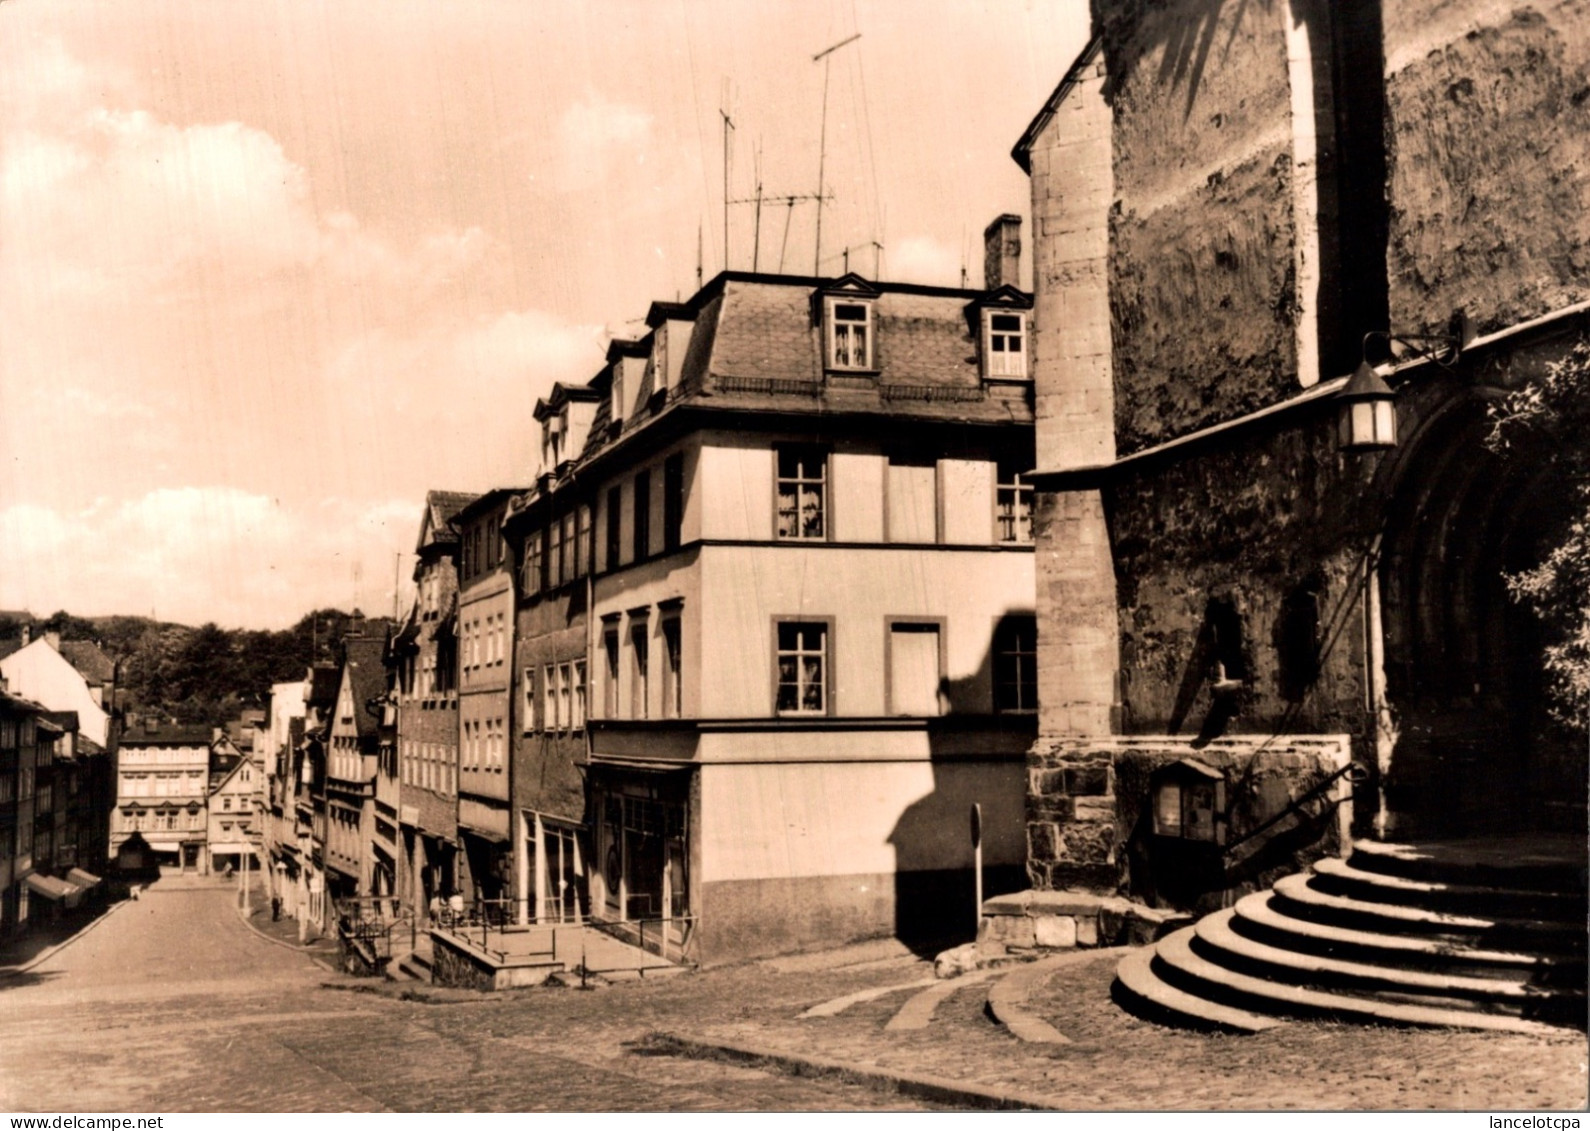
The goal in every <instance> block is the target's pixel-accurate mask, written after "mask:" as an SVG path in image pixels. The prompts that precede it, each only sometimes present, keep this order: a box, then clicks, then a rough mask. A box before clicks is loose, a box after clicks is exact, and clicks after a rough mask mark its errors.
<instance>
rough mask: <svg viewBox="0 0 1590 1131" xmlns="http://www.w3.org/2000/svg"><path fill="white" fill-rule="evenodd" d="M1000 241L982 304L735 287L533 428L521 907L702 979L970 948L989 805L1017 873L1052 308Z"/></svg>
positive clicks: (525, 600) (676, 319)
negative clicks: (815, 956) (883, 945)
mask: <svg viewBox="0 0 1590 1131" xmlns="http://www.w3.org/2000/svg"><path fill="white" fill-rule="evenodd" d="M989 238H990V245H991V248H993V253H992V254H991V257H990V278H989V286H988V288H987V289H986V290H983V291H973V290H956V289H947V288H935V287H922V286H912V285H905V284H892V283H876V282H872V281H869V280H866V279H863V278H860V277H859V276H855V275H849V276H845V277H843V278H838V279H831V278H821V279H820V278H803V277H793V276H778V275H761V274H750V273H743V272H732V271H731V272H725V273H723V274H720V275H719V276H717V277H716V278H715V279H713V280H712V281H710V282H709V283H708V284H707V285H706V286H705V287H703V288H702V290H701V291H700V292H699V293H697V294H696V295H695V296H693V297H692V298H691V299H690V300H689V301H687V302H683V303H656V304H653V306H652V308H651V310H650V312H649V314H648V317H647V326H648V329H649V332H648V333H647V334H646V335H645V336H644V337H642V338H640V339H638V340H636V341H620V342H614V343H613V345H612V348H611V349H610V351H609V356H608V364H607V366H606V367H605V368H604V369H603V370H602V371H601V372H600V373H599V374H598V375H597V376H596V377H595V378H594V379H593V380H592V381H591V382H589V383H588V384H587V385H586V386H582V387H580V388H578V389H569V388H559V389H557V390H555V391H554V393H553V395H552V397H550V398H549V399H548V400H547V401H546V402H543V404H542V405H541V406H540V407H538V412H537V415H538V418H539V419H541V421H542V427H543V436H542V441H543V460H542V466H543V474H542V475H541V476H540V477H539V478H538V480H537V485H536V486H535V488H533V489H532V490H531V491H530V492H527V493H526V494H524V495H523V496H521V497H520V498H519V499H518V500H516V502H515V505H514V507H515V509H514V513H513V515H512V516H511V517H510V519H509V523H508V536H509V539H510V543H511V544H512V545H514V547H515V556H516V563H517V567H518V570H519V578H520V591H521V612H520V624H521V626H524V628H522V630H521V631H522V633H523V635H522V636H521V639H520V642H519V648H520V651H519V654H518V659H519V664H518V667H519V671H518V672H517V676H516V678H517V679H518V681H519V690H520V694H519V696H518V697H517V698H518V702H519V704H520V709H521V710H522V714H521V715H520V718H519V722H518V727H519V730H520V734H519V736H518V737H519V746H518V747H517V751H518V752H517V753H516V758H518V759H519V760H520V765H519V766H518V767H517V768H516V779H517V780H519V781H536V782H541V783H546V784H545V786H544V787H543V789H542V792H541V794H540V795H539V796H538V797H534V798H532V797H531V796H530V795H529V794H528V793H524V794H517V795H516V796H520V799H521V801H522V802H523V803H524V806H525V808H523V809H522V810H521V816H522V818H523V820H522V821H521V828H520V833H521V836H525V835H526V834H529V835H531V836H534V838H535V839H532V840H530V842H529V843H528V844H527V845H525V846H524V848H523V850H522V851H523V859H524V860H525V866H524V867H522V868H521V869H520V882H521V884H522V885H524V887H525V888H526V889H528V890H527V891H526V896H527V898H528V896H529V895H530V894H531V893H532V892H533V893H534V894H535V895H537V896H539V897H540V899H541V900H542V901H545V900H546V899H548V898H550V897H551V896H552V895H553V894H554V893H555V894H556V898H558V899H559V900H561V901H566V902H563V903H560V904H559V910H558V912H557V913H566V910H567V909H568V908H571V907H573V908H579V909H581V910H583V912H584V913H587V914H589V915H590V916H592V917H595V918H597V919H601V920H606V921H608V922H610V923H614V924H620V925H621V929H626V930H628V931H629V932H630V933H631V934H632V935H633V936H634V937H637V938H639V937H641V936H642V933H643V932H644V939H645V944H646V945H647V946H648V947H650V948H654V949H663V950H664V951H666V952H667V953H669V954H678V953H683V954H685V955H686V956H687V957H690V958H693V959H695V960H697V961H702V962H708V963H711V962H719V961H726V960H732V959H738V958H745V957H751V956H757V955H767V954H775V953H780V952H788V951H794V950H799V949H802V948H808V947H816V946H821V945H831V944H836V943H841V942H844V941H847V940H851V939H857V938H864V937H870V936H878V935H888V934H895V935H898V936H900V937H902V938H904V939H906V940H908V941H923V942H926V941H928V940H931V939H935V938H942V937H943V936H944V935H946V934H954V933H961V934H964V933H965V932H964V931H961V932H957V931H956V918H955V916H956V910H955V909H957V908H962V909H964V915H963V918H964V920H965V927H966V931H969V930H970V928H971V926H972V923H973V921H974V920H973V914H974V909H973V906H972V902H973V878H972V874H971V865H972V846H971V841H970V836H969V815H970V810H971V806H972V805H973V804H980V805H981V806H982V809H983V814H984V828H985V829H986V830H987V835H986V839H985V841H984V844H983V849H984V860H985V866H986V868H985V870H986V874H987V877H988V889H989V891H990V892H998V891H1002V890H1010V889H1011V888H1013V887H1016V886H1019V884H1020V882H1021V878H1022V874H1021V862H1022V859H1023V852H1024V847H1025V846H1024V843H1023V838H1022V836H1021V828H1022V824H1021V812H1022V797H1023V792H1024V791H1023V780H1024V770H1023V754H1024V751H1025V749H1026V748H1027V747H1028V746H1029V745H1030V744H1031V742H1032V739H1033V736H1034V733H1035V719H1036V716H1035V707H1036V703H1035V699H1034V696H1035V694H1036V682H1035V681H1036V676H1035V668H1034V650H1035V640H1034V611H1033V606H1032V585H1033V551H1032V541H1031V489H1030V487H1028V486H1027V484H1026V483H1025V482H1024V481H1023V479H1022V473H1023V472H1024V471H1026V470H1028V469H1029V468H1030V467H1031V466H1032V462H1033V451H1032V423H1031V422H1032V390H1031V384H1030V379H1029V377H1028V363H1027V356H1028V355H1027V345H1028V336H1029V325H1028V320H1029V313H1030V305H1031V304H1030V297H1029V296H1028V295H1027V294H1025V293H1024V292H1022V291H1020V290H1018V289H1017V288H1016V287H1015V285H1014V283H1015V271H1016V262H1017V256H1018V253H1019V220H1018V219H1016V218H1015V217H1004V218H1001V220H1000V221H997V222H996V223H995V225H993V226H992V227H991V228H990V237H989ZM548 739H555V740H556V742H555V744H554V743H553V742H550V741H548ZM580 776H583V779H584V783H585V792H584V797H583V802H584V803H583V805H578V803H577V799H578V797H579V795H578V794H577V793H576V792H575V787H576V783H577V782H578V781H579V780H580ZM533 806H540V808H539V809H533V808H532V807H533ZM532 830H534V831H533V832H532ZM551 833H555V834H556V835H555V836H554V835H551ZM565 834H566V836H565ZM571 857H573V862H574V867H573V868H571V867H570V858H571ZM570 884H572V885H573V886H574V887H575V888H576V890H577V892H578V894H577V895H576V896H575V897H574V898H573V899H572V900H570V899H569V897H568V896H567V894H566V893H567V890H568V886H569V885H570ZM537 906H538V907H541V906H544V903H538V905H537Z"/></svg>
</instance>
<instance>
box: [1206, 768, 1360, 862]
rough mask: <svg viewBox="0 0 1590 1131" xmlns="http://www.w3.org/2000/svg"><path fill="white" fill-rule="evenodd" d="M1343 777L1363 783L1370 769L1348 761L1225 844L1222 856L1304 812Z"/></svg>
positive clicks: (1356, 782)
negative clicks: (1294, 815) (1262, 821)
mask: <svg viewBox="0 0 1590 1131" xmlns="http://www.w3.org/2000/svg"><path fill="white" fill-rule="evenodd" d="M1342 778H1346V779H1347V781H1348V782H1349V783H1350V784H1352V785H1362V784H1363V783H1364V782H1366V781H1368V780H1369V771H1368V770H1367V769H1365V768H1364V767H1363V766H1360V765H1359V764H1358V763H1357V762H1348V763H1347V765H1345V766H1343V767H1342V768H1341V769H1339V770H1337V771H1335V772H1334V773H1332V774H1331V775H1330V776H1329V777H1326V778H1324V779H1322V780H1320V781H1318V782H1316V783H1315V785H1314V787H1313V788H1312V789H1310V790H1309V791H1308V792H1307V793H1305V794H1303V795H1302V796H1301V797H1299V798H1297V799H1296V800H1295V801H1293V802H1291V803H1290V804H1289V805H1287V807H1286V808H1284V809H1282V810H1281V811H1280V812H1279V813H1277V814H1276V815H1275V816H1273V817H1271V818H1270V819H1269V820H1268V821H1265V822H1264V823H1263V824H1262V825H1259V826H1257V827H1256V828H1252V829H1249V830H1248V831H1247V832H1245V833H1243V834H1242V835H1241V836H1240V837H1238V838H1237V839H1236V840H1234V841H1231V842H1230V843H1229V844H1227V845H1226V846H1225V848H1224V850H1223V851H1222V853H1221V856H1222V857H1223V858H1225V859H1230V857H1231V854H1232V852H1233V850H1235V849H1236V848H1237V847H1238V846H1240V845H1243V844H1246V843H1248V842H1249V841H1250V840H1253V839H1254V838H1255V837H1257V836H1259V835H1260V834H1262V833H1265V832H1268V831H1269V830H1270V829H1272V828H1274V827H1275V826H1276V825H1278V824H1280V823H1281V821H1283V820H1285V819H1286V818H1287V817H1289V816H1291V815H1292V814H1293V813H1302V812H1303V807H1304V806H1305V805H1308V804H1309V803H1311V802H1312V801H1314V800H1315V799H1316V798H1318V797H1319V796H1320V795H1321V794H1323V793H1324V792H1325V791H1326V790H1328V789H1330V788H1331V787H1332V786H1333V785H1335V784H1336V783H1337V782H1338V781H1340V780H1341V779H1342ZM1345 800H1346V798H1345V797H1341V798H1335V799H1333V803H1334V804H1337V805H1339V804H1341V802H1343V801H1345Z"/></svg>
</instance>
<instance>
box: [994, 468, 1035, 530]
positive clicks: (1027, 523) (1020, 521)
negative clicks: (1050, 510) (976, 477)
mask: <svg viewBox="0 0 1590 1131" xmlns="http://www.w3.org/2000/svg"><path fill="white" fill-rule="evenodd" d="M994 525H995V532H996V534H997V537H998V540H999V541H1000V542H1006V543H1023V542H1031V541H1032V484H1031V483H1028V482H1026V481H1025V480H1024V479H1023V478H1022V475H1021V473H1020V472H1019V471H1017V470H1016V469H1015V468H1014V467H1011V466H1009V465H1008V464H1001V465H1000V467H999V473H998V482H997V484H996V486H995V488H994Z"/></svg>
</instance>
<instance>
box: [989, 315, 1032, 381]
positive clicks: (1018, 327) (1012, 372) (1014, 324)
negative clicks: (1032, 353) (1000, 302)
mask: <svg viewBox="0 0 1590 1131" xmlns="http://www.w3.org/2000/svg"><path fill="white" fill-rule="evenodd" d="M983 347H984V348H983V371H984V376H987V377H1018V378H1024V377H1026V376H1027V316H1026V315H1025V314H1023V313H1021V312H1020V311H998V310H986V311H984V312H983Z"/></svg>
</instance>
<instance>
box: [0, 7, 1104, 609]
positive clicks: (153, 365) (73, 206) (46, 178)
mask: <svg viewBox="0 0 1590 1131" xmlns="http://www.w3.org/2000/svg"><path fill="white" fill-rule="evenodd" d="M1086 7H1087V6H1086V3H1085V0H1083V2H1081V3H1078V2H1077V0H911V2H908V0H887V2H884V0H877V2H864V0H805V2H802V3H799V4H797V3H775V2H769V0H676V2H668V0H643V2H641V0H636V2H620V0H583V2H582V0H564V2H560V3H551V2H544V0H500V2H499V0H449V2H448V3H445V4H439V3H436V2H435V0H381V2H380V3H376V2H374V0H359V2H345V3H330V2H310V0H253V2H250V3H243V2H242V0H225V2H221V0H139V2H138V3H137V4H127V3H122V2H118V0H96V2H78V0H5V2H3V3H0V609H7V610H11V609H28V610H30V611H32V612H33V613H35V614H36V615H38V616H45V615H48V614H49V613H51V612H53V611H55V610H56V609H62V608H64V609H67V610H68V611H70V612H73V613H75V614H78V615H83V616H91V615H104V614H112V613H127V614H140V615H154V616H157V617H159V618H161V619H164V620H175V621H180V622H184V623H190V624H198V623H202V622H205V621H212V620H213V621H215V622H217V623H220V624H222V625H225V626H229V627H250V628H278V627H283V626H286V625H288V624H291V623H293V622H294V621H296V620H297V619H298V617H299V616H301V615H302V614H303V613H304V612H306V611H308V610H309V609H311V608H316V607H321V606H327V605H334V606H338V607H342V608H350V607H353V606H358V607H360V608H362V609H363V610H364V611H365V612H367V613H372V614H373V613H382V612H390V611H391V610H392V608H393V603H394V591H395V587H396V588H398V589H401V592H400V593H399V595H398V596H399V600H401V601H406V600H407V599H408V597H407V594H408V592H409V575H410V572H411V570H412V566H413V560H412V557H410V556H409V554H410V552H411V551H412V549H413V545H414V541H415V539H416V537H417V534H418V528H419V522H420V516H421V511H422V506H423V499H424V494H425V491H426V490H427V489H430V488H441V489H446V490H465V491H484V490H486V489H488V488H491V487H494V486H520V485H524V484H525V483H527V482H528V480H529V478H530V476H531V475H532V473H533V471H534V462H535V457H534V452H535V449H536V447H537V442H538V438H537V436H536V434H535V432H534V429H533V423H534V422H533V420H532V417H531V411H532V409H533V407H534V405H535V402H536V399H537V398H538V397H540V396H543V395H545V394H546V392H547V391H548V390H549V389H550V388H551V386H552V384H553V382H555V381H560V380H561V381H565V382H567V381H584V380H587V379H589V378H590V377H591V376H593V375H594V374H595V373H596V372H597V370H598V368H599V367H600V365H601V362H602V355H603V351H604V349H605V345H606V342H607V341H608V340H609V338H611V337H614V336H628V335H630V334H633V333H634V332H635V329H636V327H637V325H638V324H639V320H640V319H641V318H642V317H643V316H644V314H645V311H646V308H647V306H648V304H649V303H650V302H652V301H653V300H656V299H674V298H680V297H688V296H689V295H690V294H691V293H692V292H693V291H694V290H695V288H696V270H697V263H698V248H699V256H700V261H701V263H702V265H703V267H704V270H705V276H706V277H707V278H711V276H712V275H713V274H715V273H716V272H717V271H718V270H720V269H721V268H722V267H723V266H724V264H725V247H724V244H725V230H724V212H725V209H724V204H723V200H724V133H725V127H724V118H723V115H724V113H725V112H726V113H727V115H728V117H729V119H730V121H731V122H732V123H733V129H732V133H731V135H730V137H731V144H730V153H731V157H730V162H729V189H728V197H729V199H730V200H731V201H741V200H746V199H754V197H755V195H756V186H757V184H758V181H760V183H761V185H762V192H763V195H764V199H765V198H769V197H777V196H788V195H791V194H811V193H813V192H814V191H815V190H816V186H817V180H818V158H819V144H818V143H819V136H820V135H821V134H822V133H823V127H824V112H823V106H824V86H825V77H826V84H827V113H826V137H827V145H826V159H825V164H824V176H823V183H824V185H825V186H826V188H827V190H828V192H829V193H830V194H831V196H832V200H831V202H830V203H828V204H827V205H826V206H825V210H824V214H823V233H822V246H823V262H822V264H821V272H820V273H821V274H825V275H837V274H840V273H841V272H842V271H843V269H844V263H845V260H844V259H843V255H842V253H843V251H844V249H845V248H849V249H851V251H850V260H849V263H850V266H851V268H852V269H853V270H858V271H860V272H861V273H862V274H865V275H868V276H874V277H882V278H889V279H897V280H906V281H912V282H923V283H937V284H944V285H950V286H955V285H958V284H959V282H960V277H961V270H962V267H963V265H964V266H965V268H966V270H967V271H968V273H969V277H970V280H971V284H972V285H973V286H980V285H981V276H982V247H981V241H982V231H983V227H984V226H985V225H986V224H987V222H988V221H989V220H991V219H993V217H994V216H996V215H998V214H1000V213H1002V212H1014V213H1017V214H1019V215H1022V216H1024V217H1025V216H1026V215H1027V214H1028V211H1029V207H1028V191H1029V189H1028V184H1027V180H1026V178H1025V176H1024V175H1023V174H1022V172H1021V170H1020V169H1019V168H1018V167H1017V166H1016V165H1015V163H1014V162H1013V161H1012V160H1011V159H1010V157H1009V152H1010V149H1011V146H1012V145H1013V144H1014V143H1015V142H1016V140H1017V139H1018V138H1019V137H1020V136H1021V133H1022V131H1023V130H1024V129H1025V128H1026V125H1027V123H1028V122H1029V121H1030V120H1031V118H1032V116H1033V115H1034V114H1036V113H1037V111H1038V110H1039V109H1040V107H1041V106H1042V104H1043V101H1044V99H1045V98H1046V97H1047V96H1048V95H1049V93H1050V91H1051V90H1052V89H1053V88H1054V86H1055V84H1056V83H1057V82H1058V81H1059V80H1060V78H1061V76H1062V75H1063V74H1064V72H1065V70H1066V68H1067V67H1068V65H1069V64H1070V62H1071V61H1072V59H1073V58H1074V57H1075V56H1076V54H1077V53H1078V52H1079V51H1080V50H1081V49H1082V47H1083V46H1084V45H1085V40H1086V36H1087V32H1088V27H1087V17H1086ZM858 32H859V33H860V35H861V38H860V39H859V40H856V41H854V42H852V43H850V44H848V45H847V46H845V47H843V48H840V49H839V50H838V51H836V52H834V53H833V55H832V56H830V58H829V60H828V62H827V63H826V64H825V63H820V62H813V60H812V56H813V55H815V54H816V53H818V52H820V51H822V50H823V49H824V48H825V47H828V46H829V45H831V44H833V43H837V42H839V41H840V40H843V39H845V38H847V37H849V36H852V35H855V34H856V33H858ZM825 71H826V76H825ZM728 213H729V225H728V232H727V243H728V248H727V262H728V264H729V265H730V266H731V267H733V268H735V269H749V268H751V267H752V266H753V256H754V263H755V265H756V266H757V267H758V268H759V269H761V270H763V271H778V270H780V269H781V268H782V269H783V270H785V271H787V272H789V273H792V274H802V275H809V274H811V273H812V272H813V270H814V257H815V250H816V249H815V238H814V237H815V231H814V219H815V215H816V210H815V207H814V206H813V205H812V204H811V203H810V202H802V203H798V204H796V205H795V206H793V207H790V206H788V205H786V204H783V203H764V205H763V207H762V209H761V220H760V238H759V239H758V238H756V237H757V230H756V209H755V207H754V206H753V205H750V204H745V203H732V204H731V205H730V206H729V208H728ZM877 245H881V249H880V248H879V247H878V246H877ZM1029 269H1030V268H1029Z"/></svg>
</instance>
